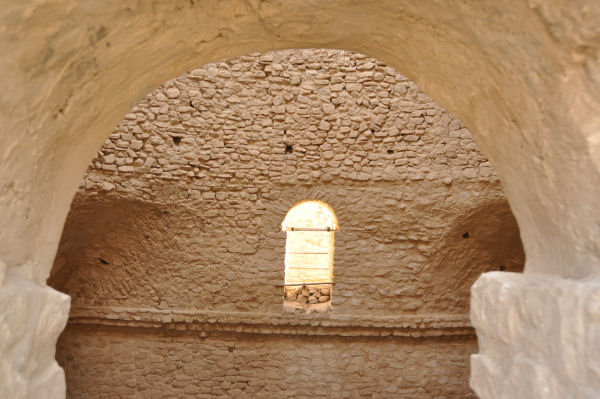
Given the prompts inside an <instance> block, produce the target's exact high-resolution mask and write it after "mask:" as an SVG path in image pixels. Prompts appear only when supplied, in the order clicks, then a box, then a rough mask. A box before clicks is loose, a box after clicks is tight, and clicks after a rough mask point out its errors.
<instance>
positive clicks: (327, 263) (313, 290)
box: [282, 201, 338, 306]
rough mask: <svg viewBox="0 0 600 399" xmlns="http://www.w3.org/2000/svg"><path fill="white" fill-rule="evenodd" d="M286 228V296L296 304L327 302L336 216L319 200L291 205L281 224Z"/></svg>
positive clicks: (329, 289)
mask: <svg viewBox="0 0 600 399" xmlns="http://www.w3.org/2000/svg"><path fill="white" fill-rule="evenodd" d="M282 229H283V230H284V231H285V232H286V251H285V293H284V294H285V299H286V302H294V304H295V305H301V306H304V305H316V304H326V303H329V302H330V300H331V293H332V285H333V252H334V233H335V231H337V230H338V224H337V219H336V217H335V214H334V213H333V210H332V209H331V207H330V206H329V205H327V204H325V203H324V202H320V201H303V202H300V203H299V204H297V205H295V206H294V207H293V208H291V209H290V210H289V211H288V213H287V215H286V217H285V219H284V221H283V224H282Z"/></svg>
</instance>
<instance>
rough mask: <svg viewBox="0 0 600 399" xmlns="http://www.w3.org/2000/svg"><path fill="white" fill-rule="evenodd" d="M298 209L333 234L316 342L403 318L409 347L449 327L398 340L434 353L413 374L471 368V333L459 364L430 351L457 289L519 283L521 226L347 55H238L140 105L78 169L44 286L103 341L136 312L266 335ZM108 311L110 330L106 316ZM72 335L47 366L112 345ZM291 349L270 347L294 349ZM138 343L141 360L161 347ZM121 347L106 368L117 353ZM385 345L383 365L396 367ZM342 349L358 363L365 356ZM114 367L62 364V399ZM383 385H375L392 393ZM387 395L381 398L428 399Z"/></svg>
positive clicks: (469, 156) (471, 156) (439, 123)
mask: <svg viewBox="0 0 600 399" xmlns="http://www.w3.org/2000/svg"><path fill="white" fill-rule="evenodd" d="M306 199H315V200H321V201H324V202H326V203H327V204H329V205H330V206H331V207H332V208H333V210H334V212H335V214H336V216H337V218H338V222H339V225H340V231H339V232H337V233H336V236H335V255H334V269H333V274H334V282H335V286H334V287H335V288H334V289H333V291H332V295H331V298H330V303H329V302H328V310H327V312H325V313H324V314H320V315H304V316H300V315H299V316H298V317H299V318H300V317H303V318H310V317H314V318H320V320H321V324H320V327H319V328H321V329H323V328H325V329H326V328H328V327H327V325H328V323H327V317H334V316H335V315H340V316H344V315H352V316H353V317H365V318H368V317H373V316H375V317H380V318H381V320H385V318H386V317H387V318H389V317H396V316H402V317H407V318H408V319H407V321H406V323H407V325H412V327H411V328H414V330H415V331H418V330H419V329H421V328H422V329H426V328H429V327H427V326H426V323H425V324H423V323H421V322H420V321H419V322H417V321H415V320H417V319H416V318H418V317H423V316H430V315H435V317H436V318H438V319H441V320H446V321H447V323H446V324H445V325H447V326H449V327H447V330H444V329H445V328H446V327H440V328H438V329H434V330H432V331H431V332H427V333H423V334H420V333H411V334H412V336H414V337H416V336H421V335H423V336H429V337H430V338H427V340H425V341H423V342H421V341H418V339H417V338H414V339H415V340H414V341H410V342H411V343H410V345H413V344H414V345H418V346H419V348H422V349H420V351H422V353H423V355H422V356H421V355H419V356H418V359H420V360H419V361H418V362H417V363H418V365H417V363H415V366H414V367H416V368H417V369H418V370H420V371H419V372H421V371H423V370H428V369H430V368H435V367H434V366H431V365H437V366H439V367H440V368H447V367H450V366H448V364H450V363H452V364H453V363H454V362H457V364H462V365H463V366H464V365H466V364H467V358H468V354H469V353H470V352H471V349H472V348H474V345H475V338H474V336H473V335H472V331H471V332H470V333H468V334H467V335H468V336H469V338H468V339H466V338H464V336H465V335H464V334H463V335H462V337H463V338H460V339H459V341H458V342H457V343H453V344H452V345H456V346H458V347H460V346H461V345H462V346H463V349H461V351H460V353H461V355H460V356H459V355H456V354H453V355H451V354H450V352H448V353H447V354H444V353H445V352H444V351H443V348H444V347H445V345H444V344H443V343H442V342H443V339H442V338H439V339H442V341H440V342H438V341H436V340H435V338H431V336H438V337H440V336H444V335H445V334H446V333H445V332H444V331H449V330H450V329H451V328H454V327H456V326H454V324H452V323H454V321H453V320H454V319H453V317H456V316H465V315H466V314H467V313H468V303H469V288H470V286H471V285H472V283H473V282H474V281H475V279H476V278H477V277H478V276H479V275H480V274H481V273H482V272H485V271H491V270H513V271H520V270H521V269H522V265H523V263H524V255H523V251H522V248H521V243H520V240H519V234H518V229H517V226H516V223H515V221H514V218H513V216H512V213H511V212H510V208H509V206H508V204H507V202H506V199H505V198H504V194H503V192H502V188H501V186H500V183H499V181H498V178H497V176H496V174H495V172H494V170H493V168H492V166H491V165H490V163H489V161H488V160H487V159H486V158H485V157H484V156H483V155H482V154H481V153H480V152H479V150H478V149H477V146H476V145H475V143H474V141H473V139H472V137H471V135H470V133H469V132H468V131H467V129H465V128H464V126H463V125H462V123H461V122H460V121H459V120H457V119H455V118H452V117H451V116H450V115H448V114H447V113H446V112H445V111H444V110H443V109H441V108H440V107H438V106H436V105H435V104H434V103H433V102H432V101H431V99H430V98H429V97H427V96H426V95H425V94H423V93H422V92H421V91H420V90H419V89H418V88H417V87H416V85H415V84H414V83H413V82H410V81H408V80H407V79H406V78H404V77H403V76H401V75H399V74H398V73H397V72H395V71H394V70H392V69H391V68H389V67H387V66H385V65H383V64H382V63H380V62H378V61H376V60H374V59H370V58H368V57H366V56H363V55H360V54H356V53H352V52H347V51H338V50H293V51H281V52H275V53H267V54H251V55H249V56H244V57H239V58H236V59H231V60H227V61H223V62H220V63H216V64H210V65H207V66H205V67H204V68H201V69H197V70H193V71H191V72H190V73H188V74H185V75H182V76H180V77H178V78H176V79H173V80H171V81H168V82H167V83H165V84H164V85H163V86H161V87H160V88H158V89H156V90H154V91H153V92H152V93H150V94H149V95H148V96H147V97H146V98H145V99H144V100H142V101H141V102H140V103H139V104H138V105H136V106H135V107H134V108H133V109H132V111H131V112H130V113H129V114H127V115H126V116H125V118H124V120H123V121H122V122H121V123H120V124H119V125H118V126H117V128H116V129H115V131H114V132H113V133H112V134H111V135H110V137H109V139H108V140H107V141H106V142H105V144H104V146H103V147H102V149H100V151H99V152H98V155H97V156H96V158H95V159H94V161H93V162H92V164H91V165H90V168H89V170H88V174H87V175H86V177H85V179H84V180H83V182H82V184H81V187H80V190H79V192H78V194H77V196H76V197H75V199H74V201H73V205H72V208H71V212H70V214H69V217H68V219H67V223H66V226H65V231H64V233H63V238H62V240H61V246H60V248H59V252H58V255H57V258H56V261H55V265H54V269H53V273H52V277H51V279H50V284H52V285H53V286H54V287H56V288H57V289H59V290H62V291H64V292H66V293H68V294H69V295H71V296H72V303H73V312H74V313H77V314H79V315H80V316H81V315H82V314H84V313H85V312H86V311H90V312H91V311H92V310H93V311H94V314H96V315H98V314H103V312H104V314H106V319H107V320H108V319H110V320H112V321H111V322H110V323H109V322H107V324H111V325H119V323H121V322H122V323H124V324H127V320H128V317H130V316H128V315H130V314H131V312H129V313H128V310H134V309H137V310H147V311H148V312H150V313H151V312H154V311H161V312H169V311H182V312H190V313H192V314H193V313H194V312H197V311H199V310H201V311H203V312H215V314H216V313H218V312H226V313H227V314H228V315H236V314H238V315H240V318H241V317H242V316H243V315H244V314H250V313H252V314H256V313H260V314H263V315H266V316H265V317H266V318H267V319H268V315H273V318H274V319H275V317H276V316H278V315H281V313H282V312H283V302H284V298H283V292H282V291H283V290H282V287H281V285H282V284H283V280H284V276H283V274H284V254H285V233H284V232H282V231H281V230H280V225H281V221H282V219H283V217H284V216H285V214H286V212H287V211H288V210H289V209H290V208H291V207H292V206H293V205H294V204H296V203H298V202H299V201H302V200H306ZM329 304H330V305H331V306H329ZM86 309H87V310H86ZM119 309H120V310H122V313H119V314H120V315H121V316H117V317H116V319H113V316H110V317H109V316H108V315H109V314H111V315H113V314H114V312H115V310H119ZM328 315H329V316H328ZM411 317H412V318H413V319H411ZM120 318H121V319H122V320H121V319H120ZM323 318H325V319H324V320H325V321H323ZM119 320H120V321H119ZM381 320H380V321H379V322H381ZM419 320H421V319H419ZM436 320H437V319H436ZM448 320H450V321H448ZM95 323H97V324H98V325H103V324H106V323H104V322H100V321H96V322H95ZM182 323H183V324H185V323H184V322H182ZM265 323H266V322H265ZM285 323H286V324H289V325H290V326H293V325H294V322H293V321H290V320H287V321H286V322H285ZM381 323H383V324H384V326H385V321H383V322H381ZM390 323H391V320H390ZM411 323H412V324H411ZM443 323H444V322H442V324H443ZM74 324H76V323H74ZM452 326H454V327H452ZM130 327H131V326H130ZM130 327H128V328H130ZM73 328H75V327H73ZM106 328H108V327H106ZM136 328H139V326H138V327H135V328H134V329H131V328H130V329H125V330H123V331H121V330H119V331H120V332H119V333H118V334H129V333H131V334H133V335H131V338H128V340H129V341H128V342H133V341H135V340H136V339H138V338H135V337H138V335H135V334H137V333H135V334H134V331H137V330H136ZM290 328H291V330H289V332H288V333H289V334H295V332H294V329H293V328H292V327H290ZM460 328H469V326H468V323H467V325H465V324H463V325H461V326H460ZM68 331H74V330H68ZM76 331H78V332H77V334H75V333H72V332H69V333H65V335H64V336H63V338H61V345H60V348H61V349H59V352H60V353H59V358H61V359H65V355H64V353H66V352H61V351H67V350H68V348H69V346H70V345H75V341H74V340H75V339H85V340H89V345H90V346H91V347H94V346H95V345H97V346H99V347H102V346H103V345H104V344H103V343H102V342H103V341H102V340H104V339H109V338H102V339H100V338H98V337H100V336H101V335H102V334H106V337H109V336H110V334H112V333H110V332H105V333H98V334H100V335H98V334H95V333H94V334H92V333H91V332H90V331H91V330H86V329H82V330H76ZM111 331H112V330H111ZM336 331H338V330H336ZM339 331H342V330H339ZM428 331H429V330H428ZM145 334H150V333H145ZM303 334H305V333H303ZM81 335H83V336H81ZM88 335H89V336H88ZM334 335H339V336H338V337H337V338H335V337H333V338H327V339H332V340H336V342H341V341H343V338H341V337H342V336H343V335H344V333H343V331H342V332H336V334H334ZM84 336H85V337H84ZM144 336H145V335H144ZM145 337H146V336H145ZM233 337H234V338H231V339H234V340H235V339H236V338H235V335H233ZM304 338H305V337H303V336H299V337H297V338H293V337H287V338H277V339H278V340H282V341H278V342H284V341H285V342H287V343H288V344H289V345H291V346H293V345H297V344H298V343H297V342H296V343H294V344H292V342H293V341H295V340H297V341H298V342H300V341H302V340H304ZM144 339H146V338H144ZM147 339H148V340H149V341H148V342H150V343H146V344H145V345H148V346H149V347H150V346H152V345H153V344H152V343H151V342H154V341H153V340H156V339H158V338H156V337H154V336H153V337H148V338H147ZM186 339H187V338H186ZM189 339H191V338H189ZM239 339H242V338H239ZM244 339H245V338H244ZM257 339H258V338H257ZM322 339H323V340H325V338H322ZM452 339H454V340H456V339H458V338H452ZM95 340H98V342H96V341H95ZM131 340H133V341H131ZM100 341H102V342H100ZM122 342H123V341H122V340H121V341H119V343H118V344H117V345H115V346H114V351H117V352H121V351H123V350H126V346H124V345H125V344H123V343H122ZM250 342H251V340H250ZM266 342H267V343H265V344H264V345H265V346H268V345H270V344H269V343H268V342H271V341H266ZM323 342H325V341H323ZM393 342H395V341H390V342H389V343H386V345H388V346H390V348H389V349H385V350H383V349H382V352H381V353H382V354H384V353H385V352H386V351H388V350H389V351H392V352H393V349H392V347H393V346H394V344H393ZM86 345H88V344H86ZM161 345H163V344H161ZM164 345H167V346H168V343H164ZM173 345H174V346H173V351H175V352H177V351H178V350H179V349H175V347H176V346H177V345H175V344H173ZM248 345H250V343H248ZM327 345H329V344H327ZM331 345H334V346H335V345H336V344H331ZM353 345H357V346H359V347H360V346H364V348H363V350H364V351H365V352H364V353H368V352H369V349H368V347H369V346H370V345H371V344H370V343H369V344H367V343H365V342H363V341H357V342H355V343H353ZM402 345H404V344H402ZM402 345H401V346H402ZM410 345H408V344H406V345H404V346H402V347H403V348H408V347H409V346H410ZM429 345H432V346H431V348H430V349H427V348H429ZM341 347H343V345H341V346H340V348H341ZM283 348H285V345H280V347H279V348H277V347H273V349H272V350H270V351H269V353H270V354H271V356H270V359H271V360H272V361H273V362H276V363H277V364H280V363H281V362H283V361H282V360H281V359H280V358H278V353H280V352H281V351H283V350H284V349H283ZM467 348H471V349H467ZM336 350H342V349H339V348H338V349H336ZM136 351H137V349H136ZM300 351H301V349H300ZM428 351H429V352H428ZM110 352H112V350H104V351H98V352H97V353H96V352H94V354H93V355H91V354H90V352H86V351H80V352H79V353H78V356H80V359H78V362H79V363H69V362H66V363H65V362H64V361H63V362H61V365H62V366H63V367H65V370H66V374H67V381H68V383H69V384H73V386H75V387H78V388H72V389H70V394H71V395H72V396H73V397H77V395H79V394H80V393H81V392H87V391H85V390H82V389H83V388H80V387H83V386H86V385H87V384H95V382H94V381H93V378H91V375H90V374H88V373H84V372H82V371H81V367H84V365H85V364H89V365H90V366H89V367H92V365H91V363H94V365H93V367H99V368H100V369H102V367H103V369H104V370H106V372H105V373H102V374H101V377H97V378H104V379H106V381H108V380H110V377H109V376H110V375H111V373H113V372H117V369H115V367H120V366H118V362H117V363H115V362H113V361H112V360H110V359H109V357H108V356H109V354H110ZM175 352H174V353H175ZM256 353H257V354H258V352H256ZM419 353H421V352H419ZM224 354H226V353H224ZM219 356H220V354H219ZM257 356H258V355H257ZM262 356H263V355H260V356H258V357H259V358H260V361H261V362H262V361H265V360H264V359H263V358H262ZM311 356H312V355H306V357H307V358H311ZM336 356H337V355H336ZM334 358H335V357H334ZM440 358H443V361H441V360H440V361H438V360H436V359H440ZM211 359H213V360H212V363H210V364H211V365H213V367H216V366H214V365H217V364H220V363H219V362H220V358H219V357H218V356H216V357H215V356H213V357H211ZM389 361H390V362H392V363H394V362H395V360H389ZM333 362H335V361H333ZM156 363H157V364H154V363H152V362H151V363H149V365H148V367H146V370H150V372H151V373H156V378H158V379H159V380H161V382H160V383H161V384H163V385H164V386H165V387H167V386H174V384H179V383H180V382H177V381H178V378H180V377H178V375H179V372H178V371H177V370H176V369H177V367H176V369H171V368H169V369H168V370H166V369H165V370H162V369H161V367H162V366H161V365H160V363H161V362H156ZM75 364H77V367H75V366H74V365H75ZM437 366H436V367H437ZM463 366H460V367H463ZM125 367H127V366H125ZM169 367H170V366H169ZM335 367H342V366H340V365H337V366H335ZM452 367H454V366H452ZM464 367H466V366H464ZM451 369H452V368H451V367H450V368H449V369H448V370H451ZM388 371H389V372H390V373H391V374H390V375H389V376H386V378H388V377H389V378H390V379H392V378H396V379H400V380H402V378H404V377H403V374H402V372H400V371H398V372H396V371H397V370H396V371H394V368H393V367H392V368H389V369H386V371H385V373H387V372H388ZM211 372H213V371H211ZM221 372H223V373H225V374H227V373H229V372H230V371H228V369H224V370H221ZM440 373H446V371H443V372H442V371H440ZM318 375H321V374H318ZM458 375H461V376H462V374H458ZM467 375H468V371H467V370H466V369H465V371H464V379H462V385H461V386H462V388H461V389H462V391H461V395H462V396H461V395H457V396H454V391H452V390H449V391H446V393H445V394H446V395H451V396H452V397H465V396H466V395H468V392H469V388H468V384H467ZM265 377H266V376H265ZM94 378H96V377H94ZM253 378H257V377H256V376H255V377H253ZM361 378H362V379H364V380H365V381H367V380H369V378H368V376H367V375H366V374H362V375H361ZM453 378H454V377H453ZM461 378H462V377H461ZM298 381H302V384H308V385H310V384H313V383H314V382H315V381H314V378H313V380H311V381H308V380H306V379H304V378H300V380H298ZM322 381H327V380H322ZM322 381H321V382H322ZM157 383H158V382H157ZM124 384H125V385H124V387H123V389H129V388H131V389H133V386H129V387H128V388H125V387H127V385H126V383H124ZM297 384H300V382H297ZM302 384H300V385H302ZM300 385H299V386H300ZM211 386H212V385H211ZM448 387H451V385H448ZM298 389H304V388H298ZM378 389H385V387H379V388H378ZM415 389H416V388H415ZM448 389H450V388H448ZM452 389H453V388H452ZM198 392H200V391H198ZM372 392H373V394H375V393H376V392H380V393H381V395H383V396H385V395H384V393H383V392H384V391H379V390H377V391H372ZM399 392H400V391H398V393H397V394H395V393H393V392H389V393H388V394H389V395H388V396H389V397H424V398H425V397H427V398H429V397H432V396H431V392H429V391H427V392H425V391H423V392H421V391H418V390H417V391H414V392H413V393H412V394H411V395H413V396H411V395H409V394H404V393H399ZM419 392H421V393H419ZM440 392H441V391H440ZM88 394H89V392H88ZM100 394H101V392H100V391H98V392H97V395H100ZM225 394H226V393H225ZM207 395H208V394H207ZM215 395H216V394H215ZM273 395H274V396H273V397H278V396H277V394H273ZM403 395H404V396H403ZM415 395H416V396H415ZM419 395H420V396H419ZM93 396H94V395H92V396H87V397H93ZM334 397H335V395H334ZM339 397H342V396H339ZM350 397H352V396H350Z"/></svg>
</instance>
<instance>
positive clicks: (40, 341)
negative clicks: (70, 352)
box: [0, 271, 70, 398]
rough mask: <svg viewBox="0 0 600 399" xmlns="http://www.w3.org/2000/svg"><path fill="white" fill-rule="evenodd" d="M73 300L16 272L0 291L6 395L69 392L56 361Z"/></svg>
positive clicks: (0, 342)
mask: <svg viewBox="0 0 600 399" xmlns="http://www.w3.org/2000/svg"><path fill="white" fill-rule="evenodd" d="M69 303H70V299H69V297H68V296H67V295H65V294H61V293H60V292H57V291H55V290H53V289H52V288H50V287H42V286H39V285H37V284H34V283H33V282H31V281H30V280H28V279H26V278H24V277H23V276H20V275H19V274H17V273H14V272H12V271H11V272H9V273H8V274H7V275H6V280H5V281H4V286H3V289H2V290H0V309H5V310H4V311H3V312H2V313H1V314H0V334H1V335H0V336H1V337H2V339H1V340H0V353H3V354H4V356H2V357H0V373H1V376H2V380H0V381H2V385H1V386H2V389H1V392H0V396H1V397H3V398H42V397H61V396H64V395H65V377H64V372H63V369H61V368H60V367H59V366H58V364H57V363H56V361H55V360H54V354H55V345H56V341H57V339H58V336H59V334H60V332H61V331H62V330H63V328H65V325H66V324H67V314H68V312H69Z"/></svg>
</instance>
